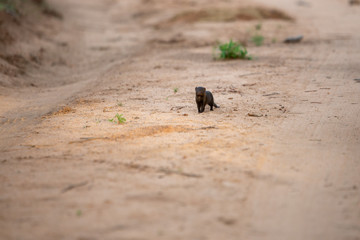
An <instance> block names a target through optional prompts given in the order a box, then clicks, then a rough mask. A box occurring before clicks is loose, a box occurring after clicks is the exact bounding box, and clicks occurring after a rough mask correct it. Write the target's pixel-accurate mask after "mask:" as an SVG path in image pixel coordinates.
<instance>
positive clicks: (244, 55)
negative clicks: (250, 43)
mask: <svg viewBox="0 0 360 240" xmlns="http://www.w3.org/2000/svg"><path fill="white" fill-rule="evenodd" d="M218 48H219V50H220V59H246V60H251V59H252V57H251V56H249V55H248V51H247V50H246V48H245V47H244V46H242V45H241V44H240V43H236V42H233V41H232V40H230V42H229V43H223V44H220V45H219V46H218Z"/></svg>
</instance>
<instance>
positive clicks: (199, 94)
mask: <svg viewBox="0 0 360 240" xmlns="http://www.w3.org/2000/svg"><path fill="white" fill-rule="evenodd" d="M195 94H196V101H202V100H203V99H204V97H205V94H206V88H204V87H196V88H195Z"/></svg>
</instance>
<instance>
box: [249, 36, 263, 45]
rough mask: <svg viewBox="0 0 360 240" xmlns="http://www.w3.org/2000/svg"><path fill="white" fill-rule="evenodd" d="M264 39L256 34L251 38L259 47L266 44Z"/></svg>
mask: <svg viewBox="0 0 360 240" xmlns="http://www.w3.org/2000/svg"><path fill="white" fill-rule="evenodd" d="M264 39H265V38H264V37H263V36H262V35H259V34H256V35H254V36H253V37H252V38H251V41H252V42H253V43H254V44H255V45H256V46H257V47H259V46H261V45H263V43H264Z"/></svg>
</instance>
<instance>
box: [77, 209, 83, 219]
mask: <svg viewBox="0 0 360 240" xmlns="http://www.w3.org/2000/svg"><path fill="white" fill-rule="evenodd" d="M81 215H82V211H81V210H80V209H79V210H77V211H76V216H78V217H80V216H81Z"/></svg>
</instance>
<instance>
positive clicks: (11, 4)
mask: <svg viewBox="0 0 360 240" xmlns="http://www.w3.org/2000/svg"><path fill="white" fill-rule="evenodd" d="M2 11H5V12H7V13H10V14H12V15H14V14H16V13H17V9H16V2H15V1H14V0H0V12H2Z"/></svg>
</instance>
